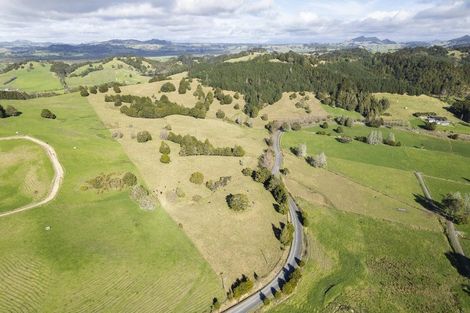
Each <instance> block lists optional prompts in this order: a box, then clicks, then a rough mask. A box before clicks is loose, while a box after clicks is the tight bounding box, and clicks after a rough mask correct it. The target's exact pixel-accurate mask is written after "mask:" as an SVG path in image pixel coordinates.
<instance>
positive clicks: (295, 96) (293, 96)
mask: <svg viewBox="0 0 470 313" xmlns="http://www.w3.org/2000/svg"><path fill="white" fill-rule="evenodd" d="M295 98H297V94H296V93H295V92H294V93H292V94H290V95H289V100H294V99H295Z"/></svg>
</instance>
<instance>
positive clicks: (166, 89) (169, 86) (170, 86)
mask: <svg viewBox="0 0 470 313" xmlns="http://www.w3.org/2000/svg"><path fill="white" fill-rule="evenodd" d="M160 91H161V92H173V91H176V87H175V85H173V83H170V82H166V83H164V84H163V85H162V87H160Z"/></svg>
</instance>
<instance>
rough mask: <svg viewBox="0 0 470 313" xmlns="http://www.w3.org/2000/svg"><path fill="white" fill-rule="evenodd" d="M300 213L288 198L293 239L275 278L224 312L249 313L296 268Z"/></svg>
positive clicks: (277, 148) (300, 236) (278, 138)
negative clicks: (286, 256)
mask: <svg viewBox="0 0 470 313" xmlns="http://www.w3.org/2000/svg"><path fill="white" fill-rule="evenodd" d="M281 135H282V133H281V132H280V131H278V132H276V133H275V134H274V136H273V137H274V142H273V149H274V152H275V165H274V166H273V170H272V173H273V174H274V175H279V169H280V168H281V166H282V153H281V149H280V143H281ZM297 212H300V210H299V208H298V207H297V205H296V204H295V202H294V200H293V199H292V198H290V197H289V218H290V220H291V223H292V224H293V225H294V229H295V231H294V238H293V240H292V244H291V247H290V250H289V256H288V258H287V260H286V263H285V264H284V267H283V268H282V270H281V271H280V272H279V273H278V274H277V275H276V277H275V278H274V279H273V280H272V281H271V282H270V283H269V284H267V285H266V286H264V287H263V288H262V289H261V290H258V291H256V292H255V293H253V294H252V295H251V296H250V297H248V298H246V299H244V300H243V301H241V302H239V303H237V304H235V305H234V306H232V307H231V308H229V309H227V310H225V311H224V312H226V313H245V312H251V311H253V310H255V309H256V308H258V307H259V306H261V305H262V304H263V301H262V300H261V296H262V295H264V296H266V297H272V295H273V294H272V291H273V290H279V282H280V281H283V279H284V275H285V273H286V272H287V271H291V270H292V269H294V268H296V267H297V266H298V264H297V261H298V260H300V259H301V257H302V241H303V229H302V224H301V223H300V220H299V218H298V213H297Z"/></svg>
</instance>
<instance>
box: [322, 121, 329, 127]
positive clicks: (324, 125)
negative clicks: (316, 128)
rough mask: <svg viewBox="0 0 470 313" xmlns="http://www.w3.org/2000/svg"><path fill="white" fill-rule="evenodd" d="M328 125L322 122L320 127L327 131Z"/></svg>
mask: <svg viewBox="0 0 470 313" xmlns="http://www.w3.org/2000/svg"><path fill="white" fill-rule="evenodd" d="M328 126H329V125H328V123H327V122H323V123H322V124H321V125H320V127H321V128H323V129H327V128H328Z"/></svg>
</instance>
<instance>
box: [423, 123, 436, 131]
mask: <svg viewBox="0 0 470 313" xmlns="http://www.w3.org/2000/svg"><path fill="white" fill-rule="evenodd" d="M423 127H424V129H427V130H430V131H434V130H436V128H437V124H436V123H434V122H428V121H425V122H424V126H423Z"/></svg>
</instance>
